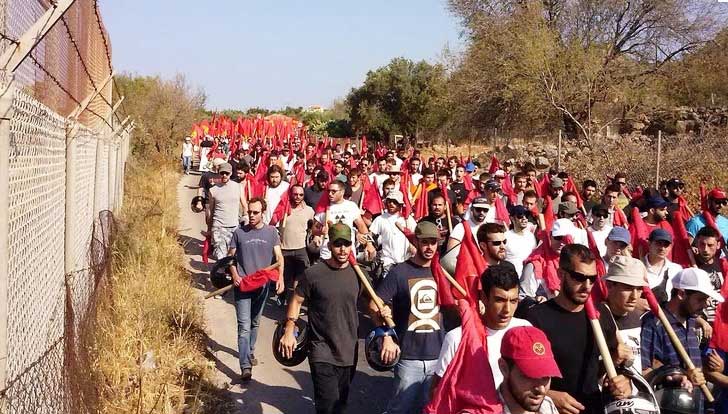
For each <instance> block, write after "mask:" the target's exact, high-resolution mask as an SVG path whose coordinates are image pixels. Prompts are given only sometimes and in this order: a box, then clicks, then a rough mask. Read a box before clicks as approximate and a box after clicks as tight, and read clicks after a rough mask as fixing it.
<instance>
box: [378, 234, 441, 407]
mask: <svg viewBox="0 0 728 414" xmlns="http://www.w3.org/2000/svg"><path fill="white" fill-rule="evenodd" d="M439 237H440V233H439V231H438V229H437V227H436V226H435V225H434V224H432V223H430V222H427V221H424V222H420V223H419V224H418V225H417V227H416V228H415V240H414V245H415V248H416V249H417V252H416V253H415V255H414V257H412V258H411V259H410V260H408V261H406V262H404V263H399V264H396V265H395V266H394V267H392V269H391V270H390V271H389V273H388V274H387V277H386V278H385V279H384V281H383V282H382V283H381V284H380V285H379V287H378V288H377V295H379V297H381V299H382V300H383V301H384V302H385V303H387V304H388V305H390V306H391V307H392V316H393V319H394V323H395V324H396V326H397V327H396V330H397V337H398V338H399V343H400V345H399V346H398V345H397V344H395V343H394V341H393V340H392V338H391V337H390V336H386V337H384V344H383V349H382V360H383V361H384V362H385V363H389V362H391V361H393V360H394V359H395V358H396V357H397V355H398V354H400V353H401V356H400V360H399V362H398V363H397V365H396V366H395V368H394V386H393V388H394V395H393V396H392V398H391V399H390V400H389V405H388V407H387V413H388V414H399V413H421V412H422V409H423V408H424V406H425V405H426V404H427V396H428V395H429V389H430V383H431V382H432V376H433V374H434V372H435V365H436V363H437V358H438V356H439V354H440V348H441V347H442V339H443V337H444V336H445V330H444V329H443V326H442V317H441V315H440V306H439V304H438V303H437V283H436V282H435V279H434V278H433V277H432V271H431V269H430V263H431V261H432V258H433V257H434V256H435V252H436V251H437V241H438V239H439ZM369 308H370V310H371V314H372V318H373V319H374V322H375V323H379V324H381V323H382V321H381V318H380V315H379V314H378V312H377V310H376V309H377V308H376V305H375V304H374V302H373V301H372V302H371V303H370V306H369Z"/></svg>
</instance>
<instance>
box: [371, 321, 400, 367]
mask: <svg viewBox="0 0 728 414" xmlns="http://www.w3.org/2000/svg"><path fill="white" fill-rule="evenodd" d="M385 336H391V337H392V339H393V340H394V342H395V343H398V342H399V341H398V339H397V333H396V332H395V331H394V329H392V328H390V327H388V326H380V327H378V328H375V329H374V330H373V331H371V332H370V333H369V335H368V336H367V339H366V342H365V352H364V353H365V355H366V357H367V362H368V363H369V366H370V367H372V369H373V370H375V371H379V372H384V371H389V370H391V369H392V368H394V366H395V365H397V362H399V357H397V358H395V360H394V361H392V362H391V363H389V364H385V363H384V362H383V361H382V358H381V356H382V346H383V343H384V337H385Z"/></svg>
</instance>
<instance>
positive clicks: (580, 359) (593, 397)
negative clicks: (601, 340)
mask: <svg viewBox="0 0 728 414" xmlns="http://www.w3.org/2000/svg"><path fill="white" fill-rule="evenodd" d="M558 272H559V277H560V279H561V288H560V289H559V291H560V294H559V295H557V296H556V297H554V298H553V299H550V300H548V301H546V302H544V303H542V304H539V305H536V306H534V307H532V308H531V309H530V310H529V312H528V317H527V318H526V319H528V320H529V321H530V322H531V323H532V324H533V326H535V327H537V328H539V329H541V330H542V331H544V333H545V334H546V337H547V338H548V339H549V341H551V344H552V345H553V350H554V357H555V359H556V363H557V364H558V366H559V369H560V370H561V374H562V375H563V378H560V379H555V380H554V381H553V382H552V384H551V390H550V391H549V392H548V394H547V395H548V396H549V397H551V399H552V400H553V401H554V404H556V407H557V408H558V410H559V412H560V413H569V414H579V413H584V414H598V413H599V414H600V413H602V412H604V406H603V404H602V397H601V391H600V390H599V378H600V374H599V364H600V362H599V350H598V348H597V346H596V343H595V340H594V332H593V331H592V329H591V327H590V326H589V323H588V321H587V314H586V311H585V306H584V305H585V304H586V303H587V300H588V299H589V295H590V294H591V291H592V288H593V287H594V283H595V282H596V280H597V269H596V263H595V258H594V256H593V254H592V252H591V250H589V248H588V247H586V246H583V245H581V244H568V245H566V246H564V247H563V248H562V249H561V253H560V257H559V269H558ZM599 308H600V311H601V312H600V313H601V316H600V318H599V319H600V322H601V326H602V328H603V329H604V337H605V338H606V340H607V345H608V347H609V349H610V350H611V351H612V355H616V351H617V336H616V326H615V324H614V321H613V320H612V318H611V317H610V316H609V313H608V311H607V310H606V309H605V308H604V305H603V304H602V305H600V306H599ZM576 350H578V352H575V351H576ZM607 389H608V390H609V391H608V392H610V393H611V394H612V396H613V397H614V398H616V399H623V398H626V397H627V396H629V395H631V387H630V382H629V380H628V379H627V378H626V377H624V376H622V375H617V376H616V377H615V378H613V379H611V380H610V381H609V384H608V387H607ZM605 391H606V390H605Z"/></svg>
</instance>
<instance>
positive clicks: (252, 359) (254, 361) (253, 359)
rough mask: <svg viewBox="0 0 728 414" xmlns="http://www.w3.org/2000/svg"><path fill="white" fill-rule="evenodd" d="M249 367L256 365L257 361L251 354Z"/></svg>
mask: <svg viewBox="0 0 728 414" xmlns="http://www.w3.org/2000/svg"><path fill="white" fill-rule="evenodd" d="M250 365H252V366H256V365H258V359H257V358H256V357H255V355H253V354H250Z"/></svg>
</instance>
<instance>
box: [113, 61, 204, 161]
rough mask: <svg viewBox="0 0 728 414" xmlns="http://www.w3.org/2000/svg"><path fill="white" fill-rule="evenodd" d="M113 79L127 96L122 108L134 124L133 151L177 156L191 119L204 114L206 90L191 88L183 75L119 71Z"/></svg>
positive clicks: (188, 131) (198, 117) (188, 130)
mask: <svg viewBox="0 0 728 414" xmlns="http://www.w3.org/2000/svg"><path fill="white" fill-rule="evenodd" d="M116 82H117V83H118V84H119V87H120V90H121V91H123V94H124V96H125V97H126V98H125V99H124V110H125V111H126V114H127V115H129V116H130V117H131V118H132V119H133V120H134V122H135V125H136V129H135V131H134V138H135V139H134V140H133V141H132V145H133V147H132V152H133V153H135V154H136V155H137V156H140V157H146V156H149V155H150V154H151V153H153V152H156V153H157V154H159V155H162V156H164V157H168V158H174V157H178V156H179V154H178V152H179V149H180V145H181V142H182V139H183V138H184V137H185V135H187V134H189V133H190V130H191V128H192V123H194V122H196V121H197V120H198V119H200V118H201V117H203V116H204V105H205V94H204V93H203V92H202V91H201V90H195V89H193V88H192V86H191V85H189V83H188V82H187V80H186V79H185V77H184V76H183V75H177V76H175V77H174V78H173V79H168V80H167V79H162V78H160V77H159V76H134V75H131V74H121V75H117V76H116Z"/></svg>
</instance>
